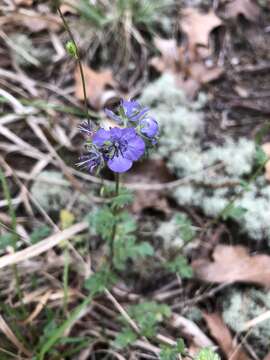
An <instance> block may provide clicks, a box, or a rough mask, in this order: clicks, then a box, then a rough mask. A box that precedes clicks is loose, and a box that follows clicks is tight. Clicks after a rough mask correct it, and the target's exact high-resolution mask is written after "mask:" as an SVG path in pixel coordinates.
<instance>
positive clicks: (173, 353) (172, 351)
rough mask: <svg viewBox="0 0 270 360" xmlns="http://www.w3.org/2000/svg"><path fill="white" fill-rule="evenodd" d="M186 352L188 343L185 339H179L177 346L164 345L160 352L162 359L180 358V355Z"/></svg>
mask: <svg viewBox="0 0 270 360" xmlns="http://www.w3.org/2000/svg"><path fill="white" fill-rule="evenodd" d="M185 352H186V345H185V343H184V340H183V339H179V340H178V341H177V344H176V345H175V346H170V345H165V346H162V349H161V352H160V355H159V356H160V360H178V359H179V355H184V354H185Z"/></svg>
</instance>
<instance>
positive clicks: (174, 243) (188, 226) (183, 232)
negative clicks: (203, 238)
mask: <svg viewBox="0 0 270 360" xmlns="http://www.w3.org/2000/svg"><path fill="white" fill-rule="evenodd" d="M155 235H156V236H160V237H161V238H162V239H163V247H164V249H165V250H166V249H169V248H171V247H175V248H182V247H183V246H184V245H187V244H188V243H189V242H190V241H191V240H192V239H193V238H194V236H195V228H194V227H193V226H192V223H191V221H190V219H189V218H188V217H187V215H186V214H184V213H176V214H174V216H173V217H172V218H171V219H170V220H169V221H164V222H161V223H160V224H159V227H158V228H157V230H156V231H155Z"/></svg>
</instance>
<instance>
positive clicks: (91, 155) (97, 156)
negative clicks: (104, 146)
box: [77, 147, 104, 173]
mask: <svg viewBox="0 0 270 360" xmlns="http://www.w3.org/2000/svg"><path fill="white" fill-rule="evenodd" d="M103 163H104V160H103V156H102V154H101V153H100V151H99V150H98V149H96V148H95V147H91V148H90V149H89V150H88V152H87V153H86V154H84V155H82V156H81V157H80V162H79V163H78V164H77V165H78V166H81V167H83V168H85V169H87V170H88V171H89V172H90V173H93V172H94V171H95V170H98V169H99V168H100V167H101V166H102V164H103Z"/></svg>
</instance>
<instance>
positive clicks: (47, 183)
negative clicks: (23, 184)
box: [30, 170, 91, 213]
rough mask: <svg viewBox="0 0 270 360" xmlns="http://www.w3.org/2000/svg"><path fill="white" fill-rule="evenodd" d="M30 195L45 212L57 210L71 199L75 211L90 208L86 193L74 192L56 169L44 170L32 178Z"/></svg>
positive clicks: (66, 204)
mask: <svg viewBox="0 0 270 360" xmlns="http://www.w3.org/2000/svg"><path fill="white" fill-rule="evenodd" d="M30 191H31V195H32V196H33V197H34V199H35V200H36V201H37V202H38V204H39V205H40V206H41V207H42V208H43V209H44V210H45V211H46V212H52V211H54V212H59V211H60V210H62V209H64V208H66V207H67V206H68V204H69V202H70V201H72V204H73V207H72V209H73V210H72V211H74V212H75V213H76V212H78V213H80V212H82V211H87V210H90V209H91V202H89V198H88V197H87V196H86V195H83V194H80V193H76V192H74V189H73V188H72V187H71V184H70V183H69V181H67V180H66V179H65V178H64V176H63V174H62V173H61V172H58V171H53V170H44V171H42V172H41V173H40V174H39V175H38V176H37V177H36V179H35V180H34V182H33V184H32V186H31V190H30Z"/></svg>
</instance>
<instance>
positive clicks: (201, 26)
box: [180, 8, 222, 55]
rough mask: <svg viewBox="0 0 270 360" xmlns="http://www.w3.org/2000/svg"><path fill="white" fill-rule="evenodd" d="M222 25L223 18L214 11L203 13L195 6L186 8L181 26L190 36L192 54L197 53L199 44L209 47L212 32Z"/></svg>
mask: <svg viewBox="0 0 270 360" xmlns="http://www.w3.org/2000/svg"><path fill="white" fill-rule="evenodd" d="M221 25H222V21H221V19H220V18H219V17H217V16H216V14H215V13H214V12H213V11H209V12H208V13H201V12H199V11H198V10H197V9H195V8H187V9H184V10H183V12H182V19H181V21H180V26H181V28H182V30H183V31H184V33H186V35H187V37H188V47H189V52H190V55H192V54H193V55H195V54H196V52H197V46H203V47H205V48H208V45H209V36H210V33H211V32H212V31H213V30H214V29H215V28H217V27H219V26H221Z"/></svg>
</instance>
